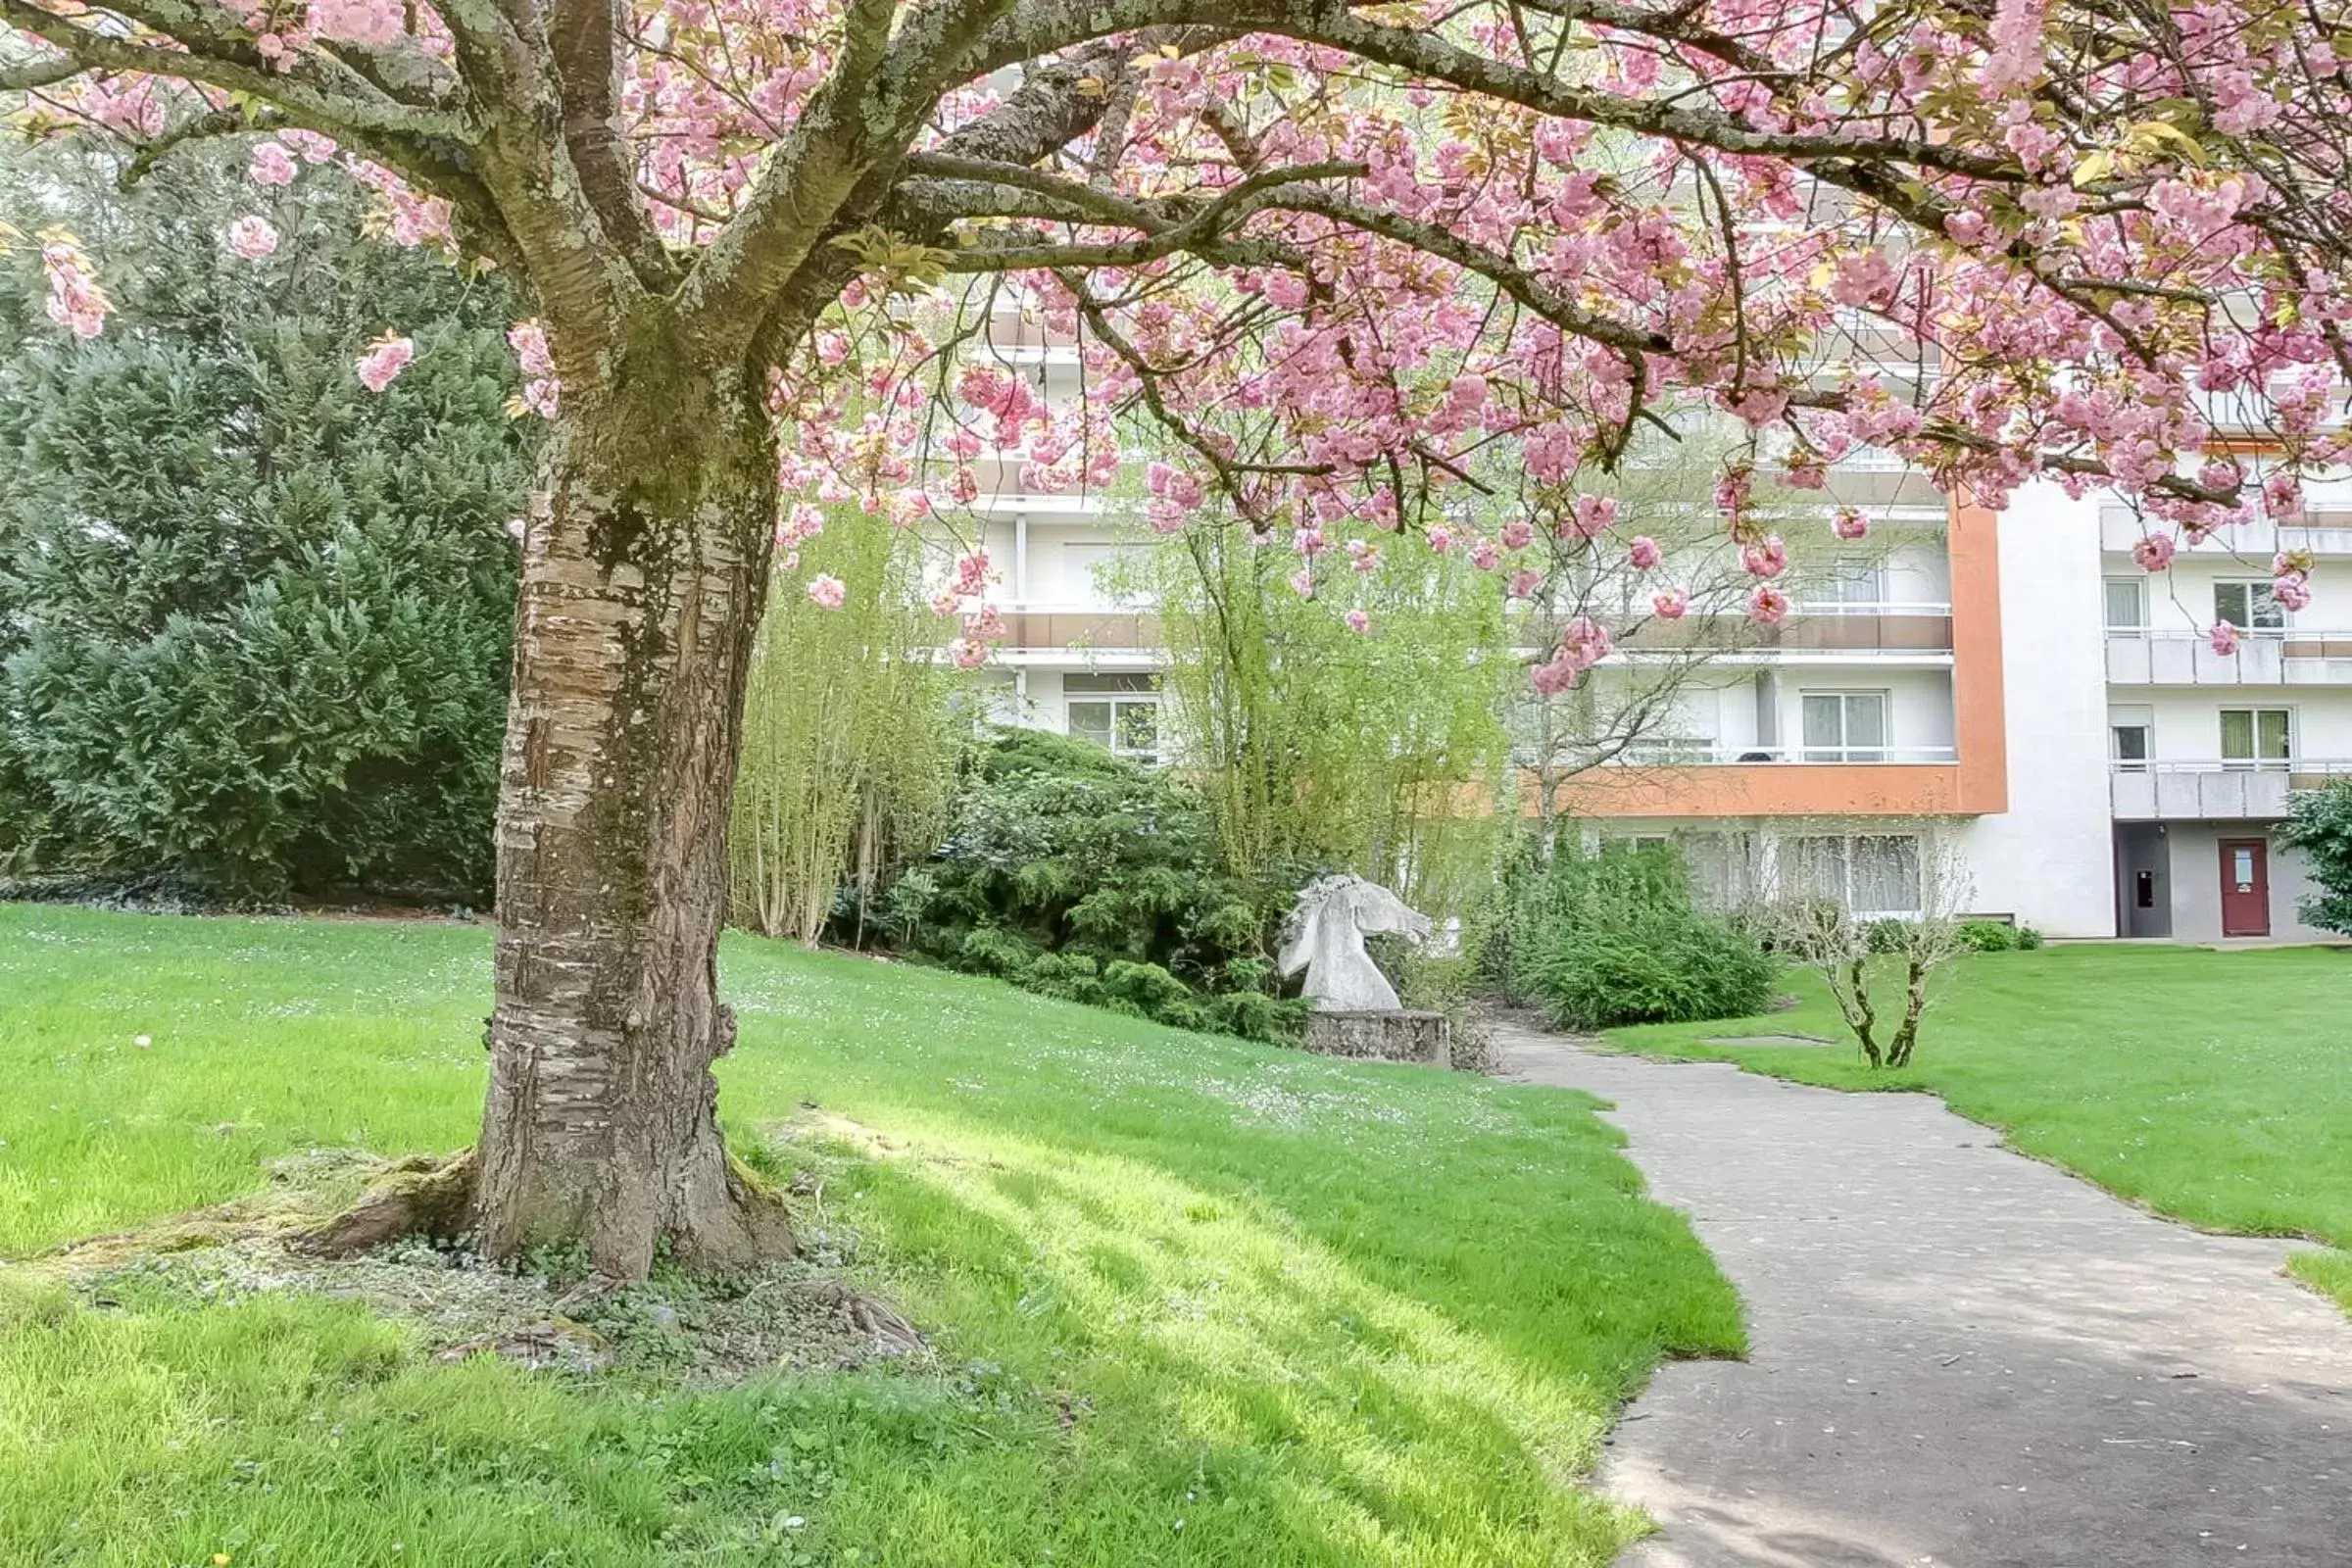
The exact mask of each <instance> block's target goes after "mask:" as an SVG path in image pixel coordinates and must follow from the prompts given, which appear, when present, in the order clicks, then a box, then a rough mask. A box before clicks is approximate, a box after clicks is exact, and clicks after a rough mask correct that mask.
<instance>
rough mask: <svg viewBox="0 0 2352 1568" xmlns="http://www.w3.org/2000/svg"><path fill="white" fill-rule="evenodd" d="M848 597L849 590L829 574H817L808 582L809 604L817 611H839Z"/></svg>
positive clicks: (839, 580)
mask: <svg viewBox="0 0 2352 1568" xmlns="http://www.w3.org/2000/svg"><path fill="white" fill-rule="evenodd" d="M849 597H850V590H849V589H848V587H847V586H845V585H844V584H843V582H842V580H841V579H840V578H839V577H836V576H834V575H833V574H832V573H831V572H829V571H827V572H819V573H818V574H817V575H816V576H814V577H811V578H810V579H809V602H810V603H811V604H813V605H815V606H816V608H817V609H819V610H839V609H840V608H841V607H842V604H843V602H844V601H846V600H847V599H848V598H849Z"/></svg>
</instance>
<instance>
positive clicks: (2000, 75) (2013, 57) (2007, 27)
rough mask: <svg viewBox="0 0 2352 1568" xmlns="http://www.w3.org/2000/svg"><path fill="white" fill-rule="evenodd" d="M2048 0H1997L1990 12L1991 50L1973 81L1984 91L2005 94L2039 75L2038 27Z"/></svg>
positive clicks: (2039, 31) (2028, 82)
mask: <svg viewBox="0 0 2352 1568" xmlns="http://www.w3.org/2000/svg"><path fill="white" fill-rule="evenodd" d="M2048 10H2049V0H2000V3H1999V4H1998V5H1996V6H1994V7H1993V11H1992V50H1991V52H1990V53H1989V54H1987V55H1986V56H1985V68H1984V69H1983V70H1982V71H1980V72H1979V73H1977V81H1978V83H1979V84H1980V85H1982V86H1983V87H1984V89H1985V91H1986V92H1988V93H1993V94H1996V95H2000V94H2006V93H2008V92H2009V91H2010V90H2011V89H2013V88H2017V87H2023V86H2026V85H2028V84H2030V83H2031V82H2032V81H2033V80H2034V78H2035V77H2036V76H2038V75H2040V74H2041V30H2042V26H2043V25H2044V22H2045V19H2046V17H2047V15H2048Z"/></svg>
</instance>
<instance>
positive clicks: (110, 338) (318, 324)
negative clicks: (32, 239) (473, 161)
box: [0, 149, 538, 903]
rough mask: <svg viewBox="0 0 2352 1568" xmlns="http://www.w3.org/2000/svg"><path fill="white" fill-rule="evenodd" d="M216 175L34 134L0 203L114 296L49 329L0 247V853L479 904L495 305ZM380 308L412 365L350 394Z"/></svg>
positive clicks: (500, 667)
mask: <svg viewBox="0 0 2352 1568" xmlns="http://www.w3.org/2000/svg"><path fill="white" fill-rule="evenodd" d="M236 163H237V159H236V158H235V156H234V155H233V154H232V153H230V152H227V151H223V152H221V153H219V154H213V153H208V152H205V151H200V150H196V149H186V150H183V152H182V153H181V154H180V155H177V156H175V157H174V158H173V159H172V160H170V161H168V162H166V163H165V164H163V165H162V166H161V167H159V168H158V169H157V170H156V172H154V173H153V174H152V175H151V176H150V177H149V178H148V179H147V180H146V181H144V182H142V183H141V184H140V185H139V186H138V187H137V189H136V191H135V192H134V193H133V194H132V195H131V196H130V197H129V198H127V199H125V198H121V197H118V196H116V195H115V194H114V193H113V192H112V191H108V192H107V193H106V194H105V195H104V196H103V197H98V196H96V195H93V194H91V193H90V192H89V191H88V190H87V189H86V187H87V185H88V183H89V182H90V181H91V180H92V179H93V178H94V177H95V175H96V173H97V171H94V170H92V169H91V168H90V167H89V166H88V164H87V163H86V162H80V161H75V160H73V159H72V158H70V157H69V156H68V155H67V154H65V153H62V152H58V151H55V150H49V151H44V152H36V153H34V154H30V155H27V156H26V161H25V164H24V165H22V166H20V168H21V169H22V171H23V173H22V179H21V182H19V181H15V180H12V188H11V189H8V190H6V191H0V197H5V198H6V205H8V206H9V207H10V208H11V209H12V216H13V217H15V218H17V219H18V220H19V221H20V222H21V223H22V224H23V226H25V227H27V228H31V227H34V226H37V224H38V223H39V222H43V221H68V222H71V223H72V224H73V226H76V227H79V228H81V229H82V230H83V232H84V237H85V238H87V239H89V240H90V242H91V243H92V244H93V245H96V246H98V247H100V248H101V249H102V250H103V252H104V256H105V263H106V266H105V272H106V277H107V282H108V286H109V288H110V289H111V290H112V291H113V292H114V295H115V298H116V302H117V304H118V306H119V307H120V313H121V315H120V319H119V320H118V321H117V322H115V323H114V324H113V325H110V326H109V327H108V329H107V331H106V333H105V334H104V335H103V336H101V337H99V338H97V339H95V340H92V341H89V342H81V341H77V340H75V339H73V338H71V337H68V336H67V335H65V334H63V333H61V332H59V331H58V330H57V329H56V328H55V326H54V325H53V324H52V323H51V322H49V321H48V320H46V319H43V318H42V317H41V316H40V307H39V303H38V302H39V295H40V287H41V283H40V276H39V270H38V258H37V255H35V254H34V253H33V252H31V251H29V250H27V249H25V248H23V247H20V248H19V250H18V252H17V254H16V255H14V256H12V257H10V258H8V259H7V260H6V261H5V262H0V284H4V285H5V286H0V859H4V860H5V865H0V869H13V870H18V871H26V872H44V873H73V874H79V875H87V876H93V877H114V878H122V879H125V880H138V879H141V878H145V877H149V876H153V875H156V874H159V873H160V874H164V875H168V876H170V877H171V878H172V879H173V881H174V882H175V883H176V884H177V885H179V886H182V887H185V888H187V889H189V890H190V891H191V892H196V893H201V894H203V895H206V896H210V897H231V898H259V899H270V898H276V897H280V896H282V895H284V894H286V893H288V892H300V893H319V894H333V893H345V892H351V891H360V890H365V891H369V892H375V893H388V894H393V895H399V896H414V897H418V898H433V899H454V900H463V901H466V902H469V903H482V902H486V901H487V898H488V894H489V884H490V881H491V862H492V851H491V838H490V824H491V815H492V811H493V808H494V805H495V802H496V798H497V786H498V756H499V746H500V737H501V735H502V732H503V731H504V728H505V714H506V687H507V663H508V657H509V652H508V651H509V643H510V638H511V635H512V626H513V622H514V615H515V545H514V542H513V541H512V540H511V539H509V538H508V536H507V531H506V524H507V521H508V519H509V518H511V517H513V516H514V515H516V514H517V513H518V512H519V511H521V506H522V492H523V478H524V473H525V471H526V469H527V466H528V458H529V453H528V444H529V440H530V435H531V431H530V425H531V424H536V423H537V422H538V421H535V420H533V421H529V422H528V423H527V424H526V423H525V422H524V421H519V420H515V419H513V418H510V417H508V415H507V413H506V409H505V404H506V401H507V399H508V397H509V395H510V394H511V393H512V391H513V390H514V388H515V363H514V357H513V355H512V354H511V353H510V352H509V350H508V348H507V345H506V343H505V341H504V334H505V331H506V328H507V325H508V324H509V322H510V320H511V319H512V316H513V314H514V312H513V309H512V305H511V303H510V302H509V300H508V299H507V298H506V296H505V292H504V290H503V288H502V287H501V286H500V285H499V284H498V283H497V281H496V280H495V279H474V280H470V281H469V280H467V279H466V278H464V277H462V276H460V275H459V274H458V272H457V271H456V270H453V269H452V268H450V267H448V266H447V265H445V264H443V263H442V262H441V261H440V260H439V259H438V258H435V257H432V256H430V255H427V254H422V253H418V252H416V251H401V250H397V249H394V248H392V247H388V246H384V245H380V244H376V243H372V242H369V241H368V240H366V239H364V238H362V237H361V236H360V234H359V226H360V224H359V220H360V215H361V210H362V208H363V206H364V204H365V200H366V196H365V193H364V192H363V191H361V190H360V189H358V187H357V186H356V185H355V184H354V183H353V182H351V181H349V180H347V179H342V178H340V177H339V176H336V175H333V174H331V173H329V172H323V171H322V172H319V174H318V175H316V176H314V177H312V178H308V179H305V180H304V181H302V183H301V186H300V187H299V188H290V189H289V190H288V192H287V193H286V194H285V195H283V196H282V197H269V198H260V197H257V196H256V195H255V193H254V190H253V187H252V186H251V185H250V184H249V183H248V182H247V181H246V180H245V179H244V178H243V176H242V173H241V171H240V170H239V169H238V168H237V167H236ZM256 200H267V201H268V202H270V203H271V204H273V205H272V206H271V209H270V210H271V213H272V216H273V217H274V218H275V219H276V221H277V226H278V227H279V229H280V230H281V231H283V232H284V234H285V236H286V237H285V241H284V243H283V244H282V246H281V247H280V249H279V251H278V253H277V254H276V255H274V256H272V257H270V258H268V259H266V260H264V261H262V262H248V261H244V260H241V259H238V258H237V257H235V256H233V255H230V254H229V253H228V252H227V251H226V250H225V249H224V248H223V246H222V245H221V240H220V237H219V233H220V229H221V225H222V224H223V223H224V222H226V221H228V220H229V219H230V218H232V217H234V216H236V215H237V214H238V213H240V212H243V211H247V210H250V208H251V207H252V205H253V203H254V202H255V201H256ZM100 201H103V202H105V203H107V204H110V205H109V206H107V207H106V208H104V209H103V210H101V209H100V208H99V207H98V206H97V205H95V204H96V203H98V202H100ZM124 201H126V205H124V206H123V207H122V208H121V210H120V211H116V210H115V208H114V207H113V206H112V205H111V204H113V203H116V202H124ZM85 220H87V221H85ZM91 223H96V224H98V225H101V226H98V227H91V226H90V224H91ZM387 321H397V322H399V323H400V325H401V328H402V330H403V331H405V332H408V333H410V334H411V335H412V336H413V337H414V338H415V340H416V344H417V358H416V362H415V363H414V364H413V365H411V366H410V367H409V368H408V370H407V372H406V373H405V374H403V375H402V376H401V377H400V379H399V380H398V381H396V382H394V383H393V384H392V385H391V386H390V387H388V388H387V389H386V390H385V391H384V392H383V393H381V394H376V393H370V392H368V391H367V390H365V389H364V388H363V387H362V386H361V385H360V383H359V381H358V380H357V379H356V377H355V376H354V373H353V370H352V362H353V360H354V358H355V357H356V356H357V355H358V354H359V352H360V350H361V348H362V347H363V346H364V344H365V343H366V342H367V340H368V338H370V337H372V336H374V335H375V334H376V333H378V332H380V331H381V330H382V329H383V326H384V323H385V322H387Z"/></svg>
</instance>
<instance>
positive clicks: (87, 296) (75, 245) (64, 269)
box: [41, 229, 115, 338]
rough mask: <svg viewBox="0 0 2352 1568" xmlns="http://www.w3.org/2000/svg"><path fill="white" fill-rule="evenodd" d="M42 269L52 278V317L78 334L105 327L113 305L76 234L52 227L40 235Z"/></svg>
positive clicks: (95, 332)
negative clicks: (76, 238) (99, 283)
mask: <svg viewBox="0 0 2352 1568" xmlns="http://www.w3.org/2000/svg"><path fill="white" fill-rule="evenodd" d="M41 270H42V271H43V272H44V273H46V274H47V276H48V279H49V302H48V312H49V319H51V320H52V321H55V322H56V323H57V324H58V325H60V326H63V327H68V328H70V329H72V331H73V335H74V336H75V337H85V338H86V337H96V336H97V335H98V334H99V333H100V332H102V331H104V330H105V329H106V317H107V313H108V312H109V311H112V310H113V309H114V308H115V307H114V304H113V302H112V301H110V300H109V299H108V298H107V297H106V291H105V290H104V289H102V288H100V287H99V286H98V274H97V271H96V270H95V269H94V268H92V267H91V265H90V259H89V258H88V257H87V256H85V255H83V254H82V250H81V246H80V244H79V242H77V241H76V240H75V239H74V238H73V235H71V234H68V233H65V232H64V231H62V230H59V229H51V230H49V231H48V232H46V233H44V234H43V235H42V236H41Z"/></svg>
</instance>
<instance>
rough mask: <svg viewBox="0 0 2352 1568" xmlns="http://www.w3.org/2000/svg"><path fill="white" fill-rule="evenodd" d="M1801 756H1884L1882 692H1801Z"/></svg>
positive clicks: (1877, 758)
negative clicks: (1802, 750) (1803, 750)
mask: <svg viewBox="0 0 2352 1568" xmlns="http://www.w3.org/2000/svg"><path fill="white" fill-rule="evenodd" d="M1800 696H1801V701H1802V705H1803V710H1804V720H1805V760H1806V761H1808V762H1883V761H1885V760H1887V693H1885V692H1804V693H1802V694H1800Z"/></svg>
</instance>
